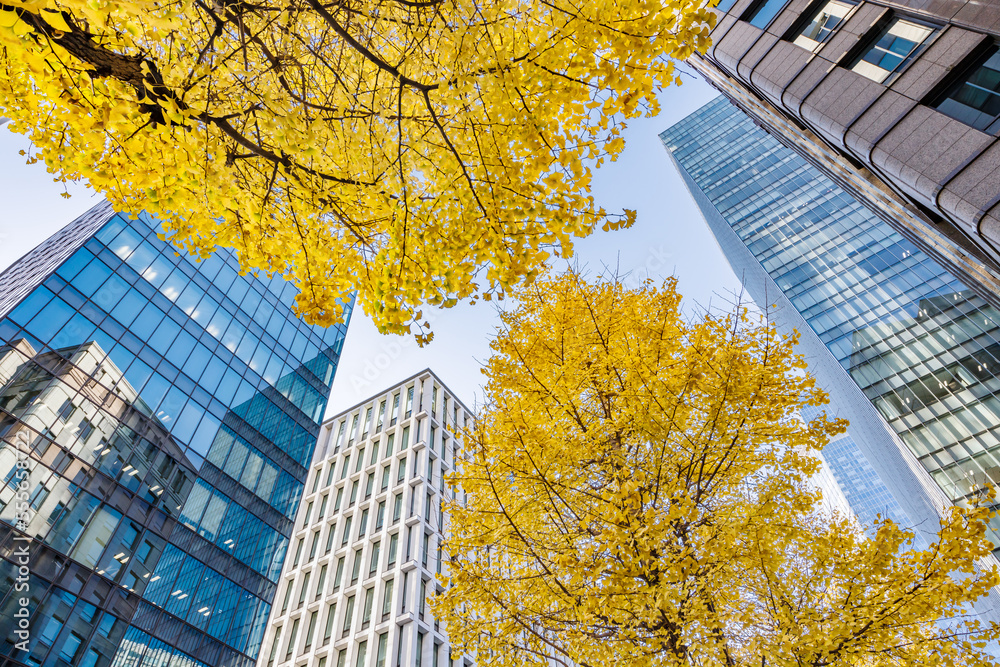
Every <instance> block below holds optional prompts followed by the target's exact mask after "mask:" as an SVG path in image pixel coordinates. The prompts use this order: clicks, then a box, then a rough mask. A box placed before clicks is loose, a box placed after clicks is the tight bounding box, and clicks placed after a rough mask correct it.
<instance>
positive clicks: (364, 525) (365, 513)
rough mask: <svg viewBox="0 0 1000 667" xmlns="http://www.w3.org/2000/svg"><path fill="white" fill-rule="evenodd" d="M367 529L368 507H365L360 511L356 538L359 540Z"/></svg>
mask: <svg viewBox="0 0 1000 667" xmlns="http://www.w3.org/2000/svg"><path fill="white" fill-rule="evenodd" d="M367 530H368V508H365V509H364V510H363V511H362V512H361V522H360V523H359V524H358V539H359V540H360V539H361V538H362V537H364V536H365V532H366V531H367Z"/></svg>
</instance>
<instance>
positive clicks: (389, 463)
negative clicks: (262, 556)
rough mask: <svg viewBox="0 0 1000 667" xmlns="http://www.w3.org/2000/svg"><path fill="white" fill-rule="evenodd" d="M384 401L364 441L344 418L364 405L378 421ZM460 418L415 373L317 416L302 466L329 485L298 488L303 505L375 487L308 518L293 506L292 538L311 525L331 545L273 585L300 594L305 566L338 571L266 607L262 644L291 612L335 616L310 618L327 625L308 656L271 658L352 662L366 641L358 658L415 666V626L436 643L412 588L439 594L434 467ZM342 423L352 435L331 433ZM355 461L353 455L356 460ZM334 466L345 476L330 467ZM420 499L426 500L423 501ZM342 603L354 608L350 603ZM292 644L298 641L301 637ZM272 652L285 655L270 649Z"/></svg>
mask: <svg viewBox="0 0 1000 667" xmlns="http://www.w3.org/2000/svg"><path fill="white" fill-rule="evenodd" d="M411 390H412V397H411V398H410V399H408V400H406V402H404V401H403V400H396V399H395V398H394V397H397V396H402V397H403V398H404V399H405V398H406V396H407V395H409V394H410V391H411ZM383 403H384V404H385V405H386V406H387V408H386V409H387V411H388V414H387V415H386V416H385V418H384V420H383V422H382V423H383V426H382V429H381V431H380V432H379V431H378V430H377V429H374V428H373V429H369V431H370V432H369V435H368V437H367V438H364V437H362V435H363V432H362V430H361V429H362V426H361V424H360V422H359V423H357V424H355V418H356V417H357V416H358V415H360V416H361V418H363V417H364V416H365V415H366V414H368V411H369V410H372V411H373V413H374V414H375V415H376V418H377V415H378V411H379V408H380V406H381V405H382V404H383ZM407 409H409V411H410V413H411V414H410V416H409V417H408V416H406V410H407ZM469 419H471V414H470V413H469V412H468V410H467V409H466V408H465V406H463V405H462V404H461V403H460V402H459V401H458V400H457V399H455V398H454V397H453V396H452V395H451V393H450V392H449V391H448V390H447V388H446V387H445V386H444V385H443V384H442V383H441V382H440V380H438V379H437V378H436V377H435V376H434V375H433V374H432V373H431V372H430V371H425V372H423V373H421V374H419V375H417V376H416V377H414V378H411V379H409V380H407V381H404V382H402V383H401V384H399V385H397V386H395V387H392V388H390V389H387V390H386V391H385V392H383V393H381V394H379V395H377V396H373V397H372V398H370V399H369V400H367V401H365V402H364V403H362V404H360V405H358V406H356V407H354V408H352V409H350V410H347V411H345V412H344V413H342V414H339V415H337V416H335V417H333V418H332V419H330V420H328V421H327V422H326V424H325V425H324V428H323V430H322V431H321V440H320V443H319V445H318V448H319V450H320V451H323V452H325V455H324V456H323V457H322V460H321V461H319V462H318V463H316V464H314V465H313V468H312V470H311V471H310V475H311V476H313V477H312V478H318V479H322V480H324V482H327V481H328V480H329V481H328V482H327V483H325V484H321V485H320V487H319V488H317V489H316V490H315V491H314V492H313V493H311V494H309V495H307V496H306V497H305V498H304V499H303V505H304V506H308V503H309V502H313V501H314V499H316V498H320V497H321V496H323V495H324V494H329V493H335V494H341V495H346V496H349V494H350V489H351V488H352V486H353V485H354V484H358V485H359V487H360V486H365V487H367V485H368V480H372V479H374V480H377V483H375V484H374V487H373V491H372V493H371V495H370V496H369V495H368V494H367V493H361V492H360V491H359V493H358V498H357V501H356V502H355V503H354V504H353V505H350V504H349V503H347V502H345V503H344V507H342V508H337V507H331V508H330V509H329V510H328V511H327V512H326V513H316V512H314V513H313V514H312V515H311V516H309V518H308V521H306V516H305V512H304V511H302V512H300V514H299V517H298V519H297V523H296V529H295V537H296V538H298V537H300V536H303V537H304V536H308V535H310V534H312V532H314V531H316V530H317V529H318V530H320V531H321V533H320V540H321V541H323V542H326V541H328V540H329V536H331V535H332V536H334V539H333V544H334V545H336V548H335V549H333V550H332V551H330V552H329V553H326V554H323V555H321V556H319V557H317V558H315V559H310V560H309V561H305V562H302V563H300V564H299V565H298V566H293V565H291V564H288V565H286V568H285V571H284V573H283V574H282V583H281V586H282V587H285V588H286V589H287V590H300V587H301V586H302V582H303V581H304V580H305V579H306V578H307V577H309V576H310V573H311V572H313V571H318V570H321V569H322V568H324V567H326V568H333V569H335V570H336V572H338V573H340V572H341V571H342V570H346V572H344V574H343V581H342V582H340V579H341V578H340V575H339V574H338V575H337V576H335V581H333V582H331V583H330V585H329V586H328V587H327V589H326V590H324V591H316V598H315V600H314V602H313V603H311V604H307V605H305V606H304V607H303V608H302V609H289V610H287V611H282V610H281V609H278V608H275V609H274V610H273V615H272V618H271V619H270V621H269V624H268V625H269V627H270V628H271V629H270V630H269V631H268V633H267V636H266V638H265V642H264V646H265V651H270V648H269V647H270V646H275V645H278V646H281V647H282V648H283V647H284V642H287V641H288V636H287V635H288V631H287V628H289V627H290V626H291V625H292V624H293V623H294V619H297V618H298V619H305V618H307V617H308V615H309V614H310V613H312V612H313V611H316V610H319V609H324V610H326V609H329V610H330V611H331V613H333V614H334V615H335V616H334V617H333V618H322V619H320V622H318V623H317V627H326V626H327V625H329V627H331V628H336V629H337V631H336V632H335V633H333V637H332V638H331V640H330V641H329V642H327V643H324V641H323V638H322V637H320V638H316V639H315V641H314V642H313V649H312V650H311V651H310V652H308V653H302V652H300V650H299V649H301V646H299V647H298V648H297V649H296V651H294V652H293V656H294V657H293V658H292V659H291V660H290V661H289V662H287V663H285V662H281V661H279V662H276V664H277V665H279V666H280V667H284V666H285V665H286V664H288V665H295V667H302V666H303V665H310V666H313V667H315V666H316V665H318V664H319V661H321V660H324V659H325V660H327V661H328V662H329V663H330V664H334V663H335V662H336V661H337V660H341V659H342V660H344V661H345V664H347V665H353V664H355V663H356V662H357V661H358V660H359V658H360V656H361V655H362V652H363V651H367V652H368V653H371V651H368V649H367V647H376V650H375V652H374V654H373V655H371V656H368V662H371V661H372V660H374V661H376V662H377V663H379V664H383V663H385V662H386V660H387V658H386V656H397V657H398V660H400V661H401V662H399V664H400V665H404V666H412V665H416V664H419V663H420V662H421V658H420V657H418V647H417V633H418V632H419V633H424V634H427V635H429V636H433V637H434V640H435V641H434V642H433V643H436V644H438V645H447V642H448V640H447V636H446V634H445V629H444V628H443V627H440V624H439V623H436V622H435V620H434V618H433V617H432V616H431V614H430V611H429V608H428V607H427V606H426V605H424V604H421V602H420V601H419V600H418V598H419V597H420V595H421V593H422V592H424V593H425V594H426V595H431V594H433V593H434V591H436V590H440V589H439V588H437V587H438V586H439V584H437V573H438V572H446V571H447V567H446V564H444V565H443V564H441V563H440V559H441V558H442V556H441V555H440V538H441V535H442V522H446V521H447V520H448V518H447V516H446V515H443V514H442V513H441V512H440V510H439V509H438V508H439V507H440V503H441V495H442V494H443V493H449V491H445V490H443V489H444V488H445V487H444V485H443V477H442V475H444V474H447V473H448V472H449V471H450V470H451V469H452V468H453V466H454V465H455V460H456V456H459V457H460V456H461V455H462V454H461V432H460V429H461V428H464V426H465V425H466V422H467V420H469ZM343 424H347V425H348V428H350V427H351V426H352V425H353V426H354V427H355V428H356V431H355V432H351V431H348V432H347V434H346V436H345V437H342V438H338V437H337V436H338V434H339V433H340V432H341V430H342V425H343ZM432 438H433V439H432ZM373 452H374V453H373ZM376 453H377V454H376ZM358 461H361V462H362V465H361V466H360V467H358V465H357V462H358ZM345 470H346V474H341V473H342V471H345ZM331 471H332V474H331ZM383 480H385V482H384V483H383ZM307 488H311V486H308V485H307ZM428 498H430V499H431V500H432V502H430V503H428V502H427V499H428ZM365 517H367V520H365ZM362 526H363V528H362ZM279 594H280V593H279ZM309 599H313V598H311V597H310V598H309ZM352 599H353V600H354V601H355V602H354V603H353V604H351V603H349V601H350V600H352ZM324 613H325V612H324ZM303 622H304V621H303ZM282 628H286V630H284V631H282ZM283 632H284V634H285V635H286V636H284V637H283V636H282V633H283ZM296 641H297V642H298V643H299V644H300V645H302V646H304V642H305V641H306V638H303V637H300V638H298V639H297V640H296ZM431 646H432V643H431V642H428V643H427V644H425V645H423V646H422V647H421V652H422V653H425V654H426V655H422V660H423V662H424V664H432V663H431V660H432V659H433V656H432V655H431V650H432V648H431ZM317 647H318V648H317ZM278 655H279V656H281V655H284V653H283V652H282V651H280V650H279V651H278ZM341 656H343V657H342V658H341ZM393 664H395V663H393ZM444 664H445V663H442V665H441V667H444ZM447 664H448V665H452V664H454V665H468V664H471V661H470V660H468V659H467V658H456V659H455V662H454V663H447Z"/></svg>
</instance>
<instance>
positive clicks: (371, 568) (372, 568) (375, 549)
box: [368, 542, 382, 577]
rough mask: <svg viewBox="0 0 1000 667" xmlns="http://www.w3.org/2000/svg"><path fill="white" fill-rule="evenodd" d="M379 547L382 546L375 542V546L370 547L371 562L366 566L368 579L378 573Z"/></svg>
mask: <svg viewBox="0 0 1000 667" xmlns="http://www.w3.org/2000/svg"><path fill="white" fill-rule="evenodd" d="M381 545H382V543H381V542H375V544H373V545H372V557H371V562H370V563H369V565H368V576H369V577H372V576H374V575H375V573H376V572H377V571H378V554H379V551H380V547H381Z"/></svg>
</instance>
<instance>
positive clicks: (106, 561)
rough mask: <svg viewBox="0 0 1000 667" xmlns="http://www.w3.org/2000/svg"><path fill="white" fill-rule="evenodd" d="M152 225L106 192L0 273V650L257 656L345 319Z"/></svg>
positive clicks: (119, 656)
mask: <svg viewBox="0 0 1000 667" xmlns="http://www.w3.org/2000/svg"><path fill="white" fill-rule="evenodd" d="M159 231H160V229H159V227H158V225H157V223H156V222H155V220H152V219H150V218H149V217H147V216H145V215H140V216H138V218H137V219H135V220H132V219H129V217H128V216H125V215H118V214H116V213H115V212H114V211H113V210H112V209H111V208H110V207H109V206H108V205H106V204H102V205H99V206H97V207H95V208H94V209H92V210H91V211H89V212H88V213H87V214H85V215H84V216H82V217H81V218H79V219H77V220H75V221H74V222H72V223H71V224H70V225H68V226H67V227H66V228H64V229H63V230H62V231H60V232H59V233H58V234H56V235H55V236H53V237H52V238H51V239H49V240H48V241H46V242H45V243H43V244H42V245H41V246H39V247H38V248H36V249H35V250H33V251H32V252H31V253H29V254H28V255H26V256H25V257H24V258H22V259H21V260H19V261H18V262H17V263H15V264H14V265H13V266H12V267H10V268H9V269H8V270H6V271H5V272H3V273H2V274H0V436H2V444H0V557H2V558H0V581H3V582H4V585H3V586H2V588H0V619H3V620H0V627H3V628H4V633H3V635H4V638H3V643H2V645H0V655H2V656H3V657H4V658H6V659H7V660H9V661H12V662H13V663H14V664H25V665H43V664H44V665H61V664H70V665H83V666H85V667H108V666H110V665H115V666H116V667H118V666H121V667H125V666H129V667H142V666H145V665H157V666H166V665H170V666H171V667H173V666H175V665H176V666H178V667H196V666H198V665H211V666H213V667H214V666H216V665H233V666H240V667H249V666H250V665H253V664H254V662H255V660H256V657H257V654H258V652H259V649H260V643H261V639H262V637H263V634H264V626H265V623H266V620H267V617H268V615H269V613H270V607H271V602H272V600H273V597H274V591H275V588H276V582H277V580H278V577H279V574H280V572H281V566H282V562H283V560H284V555H285V552H286V549H287V545H288V538H289V535H290V534H291V530H292V527H293V522H294V518H295V514H296V511H297V509H298V503H299V499H300V497H301V495H302V488H303V482H304V480H305V478H306V475H307V471H308V466H309V464H310V462H311V460H312V453H313V449H314V447H315V443H316V440H317V436H318V434H319V428H320V422H321V420H322V418H323V412H324V410H325V407H326V401H327V397H328V395H329V391H330V386H331V384H332V382H333V377H334V373H335V371H336V368H337V362H338V359H339V355H340V350H341V346H342V344H343V339H344V334H345V332H346V321H345V323H344V324H341V325H338V326H335V327H331V328H328V329H323V328H319V327H312V326H308V325H306V324H305V323H304V322H302V321H300V320H299V319H298V318H297V317H295V316H294V314H293V313H292V310H291V306H292V302H293V299H294V296H295V293H296V292H295V289H294V288H293V286H292V285H291V284H289V283H286V282H285V281H284V280H282V279H281V278H279V277H274V278H271V279H268V278H266V277H263V276H259V275H254V274H248V275H240V274H239V270H238V265H237V262H236V259H235V257H234V256H233V255H232V254H231V253H229V252H228V251H221V252H218V253H217V254H215V255H213V256H211V257H209V258H207V259H205V260H204V261H200V262H199V261H197V260H196V259H195V258H194V257H191V256H188V255H186V254H184V253H180V254H178V253H176V252H175V250H174V248H173V247H171V246H170V245H168V244H167V243H165V242H163V241H161V240H160V239H159V238H158V232H159ZM349 312H350V311H349V309H348V317H349ZM21 565H26V566H27V570H28V571H30V574H29V575H28V576H27V577H25V576H24V572H25V570H24V569H23V568H22V569H19V566H21ZM22 598H24V599H22ZM25 601H26V602H27V604H24V602H25ZM20 618H26V619H27V624H28V625H29V627H30V631H29V632H28V633H26V634H25V635H23V636H19V635H17V634H15V633H14V632H13V625H12V624H10V623H9V621H8V619H20ZM22 639H23V641H22Z"/></svg>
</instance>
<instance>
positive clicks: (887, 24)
mask: <svg viewBox="0 0 1000 667" xmlns="http://www.w3.org/2000/svg"><path fill="white" fill-rule="evenodd" d="M897 19H899V20H902V21H908V22H909V23H913V24H915V25H918V26H923V27H925V28H930V30H931V34H929V35H928V36H927V39H925V40H924V41H922V42H921V43H920V45H919V46H918V47H917V49H916V52H915V54H914V52H911V54H913V55H911V54H907V57H906V58H904V59H903V61H902V62H901V63H900V64H899V65H897V66H896V68H895V69H893V70H892V71H890V72H889V74H888V75H887V76H886V77H885V79H883V80H882V81H875V83H878V84H879V85H882V86H885V87H887V88H888V87H889V86H890V85H892V83H893V82H894V81H895V80H896V79H898V78H899V77H900V76H902V75H903V74H904V73H905V72H906V70H908V69H909V68H910V65H912V64H913V62H914V61H915V60H916V59H917V58H919V57H920V55H921V54H923V53H924V52H925V51H926V50H927V49H928V48H930V46H931V45H932V44H933V43H934V42H935V41H936V40H937V38H938V37H939V36H940V35H941V33H942V32H944V30H943V27H944V26H942V25H941V24H939V23H934V22H932V21H927V20H925V19H922V18H917V17H915V16H911V15H910V14H906V13H904V12H899V11H896V10H891V11H887V12H886V13H885V15H884V16H882V17H881V18H879V20H878V21H876V22H875V23H873V24H872V25H871V27H869V28H868V29H867V30H866V31H865V32H864V34H862V35H861V38H860V39H858V41H857V42H856V43H855V44H854V46H852V47H851V48H850V49H848V50H847V53H845V54H844V56H843V57H842V58H841V59H840V60H839V61H837V66H838V67H843V68H844V69H847V70H852V71H853V69H854V67H855V66H856V65H857V64H858V63H859V62H861V61H862V60H863V59H864V57H865V56H866V55H868V53H869V52H870V51H871V50H872V49H873V48H874V47H875V45H876V44H878V42H879V41H880V40H881V39H882V37H884V36H885V34H886V33H887V32H888V31H889V29H890V28H891V27H892V25H893V23H894V22H895V21H896V20H897ZM855 74H858V76H864V75H863V74H859V73H857V72H855ZM865 78H868V79H869V81H874V79H870V78H869V77H865Z"/></svg>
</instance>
